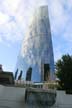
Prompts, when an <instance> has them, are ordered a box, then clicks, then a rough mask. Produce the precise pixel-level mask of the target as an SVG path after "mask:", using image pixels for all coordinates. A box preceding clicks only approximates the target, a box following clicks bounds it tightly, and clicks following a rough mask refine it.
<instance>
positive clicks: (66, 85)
mask: <svg viewBox="0 0 72 108" xmlns="http://www.w3.org/2000/svg"><path fill="white" fill-rule="evenodd" d="M56 75H57V77H58V78H59V80H60V81H59V89H63V90H72V56H70V55H63V56H62V57H61V59H60V60H58V61H57V63H56Z"/></svg>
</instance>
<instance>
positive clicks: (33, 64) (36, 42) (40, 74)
mask: <svg viewBox="0 0 72 108" xmlns="http://www.w3.org/2000/svg"><path fill="white" fill-rule="evenodd" d="M47 64H48V65H49V71H50V74H49V79H52V80H53V79H54V57H53V48H52V39H51V30H50V24H49V16H48V7H47V6H41V7H39V8H38V9H37V10H36V11H35V14H34V16H33V20H32V22H31V23H30V26H29V28H28V31H27V33H26V34H25V36H24V39H23V43H22V47H21V51H20V53H19V56H18V62H17V66H16V68H17V69H18V74H19V73H20V71H23V74H22V79H24V80H26V75H27V71H28V69H29V68H32V72H31V75H30V76H31V80H32V81H35V82H40V81H44V65H47Z"/></svg>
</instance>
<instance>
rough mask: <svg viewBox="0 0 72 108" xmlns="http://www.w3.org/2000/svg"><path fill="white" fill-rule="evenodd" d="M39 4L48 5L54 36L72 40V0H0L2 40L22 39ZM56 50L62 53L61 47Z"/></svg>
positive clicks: (0, 37) (68, 40)
mask: <svg viewBox="0 0 72 108" xmlns="http://www.w3.org/2000/svg"><path fill="white" fill-rule="evenodd" d="M39 5H48V8H49V17H50V23H51V29H52V34H53V36H55V37H54V38H58V37H63V38H62V39H64V40H66V41H67V42H72V35H71V34H72V30H71V28H72V0H2V1H0V40H1V41H10V42H15V41H20V40H21V39H22V38H23V36H24V35H25V31H26V27H27V26H28V24H29V20H30V16H31V14H32V13H33V12H34V9H35V8H36V7H38V6H39ZM57 49H58V50H57ZM56 50H57V52H59V53H58V54H55V55H58V56H59V55H61V50H60V48H59V47H58V48H56ZM56 58H58V57H56Z"/></svg>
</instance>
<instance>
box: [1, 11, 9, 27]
mask: <svg viewBox="0 0 72 108" xmlns="http://www.w3.org/2000/svg"><path fill="white" fill-rule="evenodd" d="M8 20H9V16H8V15H6V14H3V13H2V12H0V25H2V24H5V23H7V21H8Z"/></svg>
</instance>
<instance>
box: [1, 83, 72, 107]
mask: <svg viewBox="0 0 72 108" xmlns="http://www.w3.org/2000/svg"><path fill="white" fill-rule="evenodd" d="M25 90H26V89H25V88H20V87H5V86H2V85H0V108H72V95H67V94H65V92H64V91H56V93H57V96H56V103H55V104H54V106H52V107H48V106H46V107H42V106H41V105H29V104H28V103H25V100H24V99H25ZM30 96H31V95H30ZM29 98H30V99H31V97H29ZM32 98H35V97H34V96H33V95H32Z"/></svg>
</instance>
